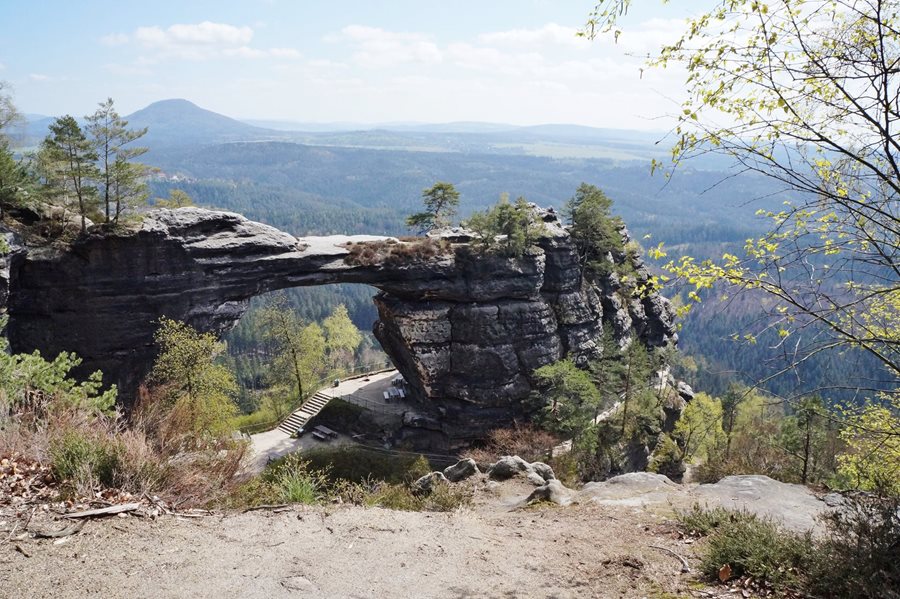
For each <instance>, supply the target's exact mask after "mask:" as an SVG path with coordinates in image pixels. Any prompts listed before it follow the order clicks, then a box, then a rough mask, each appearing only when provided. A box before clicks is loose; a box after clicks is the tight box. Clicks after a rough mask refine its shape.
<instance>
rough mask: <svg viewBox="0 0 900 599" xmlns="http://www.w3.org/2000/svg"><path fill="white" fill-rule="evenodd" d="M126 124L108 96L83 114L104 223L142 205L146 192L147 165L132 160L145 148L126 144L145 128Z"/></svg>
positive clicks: (138, 136)
mask: <svg viewBox="0 0 900 599" xmlns="http://www.w3.org/2000/svg"><path fill="white" fill-rule="evenodd" d="M127 127H128V121H126V120H124V119H123V118H122V117H120V116H119V113H118V112H116V109H115V107H114V106H113V101H112V98H107V100H106V102H102V103H101V104H100V106H99V108H97V111H96V112H95V113H94V114H93V115H91V116H89V117H87V127H86V129H87V133H88V134H89V135H90V136H91V140H92V145H93V146H94V147H95V148H96V151H97V155H98V156H97V157H98V162H99V165H100V166H99V172H98V173H97V175H98V177H97V181H98V183H99V195H100V198H101V200H102V203H103V208H104V213H105V221H106V222H107V223H118V222H119V217H120V216H121V215H122V213H123V212H125V211H126V210H134V209H135V208H137V207H138V206H143V205H144V204H145V203H146V202H147V197H148V195H149V192H148V190H147V183H146V181H145V179H146V175H147V167H146V166H144V165H143V164H138V163H135V162H133V160H134V159H135V158H137V157H139V156H142V155H143V154H146V153H147V148H141V147H126V146H129V145H130V144H131V143H133V142H135V141H137V140H138V139H140V138H141V137H143V136H144V135H146V134H147V129H146V128H144V129H138V130H129V129H128V128H127ZM51 130H52V128H51Z"/></svg>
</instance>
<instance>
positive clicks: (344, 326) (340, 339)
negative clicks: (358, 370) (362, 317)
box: [322, 304, 362, 372]
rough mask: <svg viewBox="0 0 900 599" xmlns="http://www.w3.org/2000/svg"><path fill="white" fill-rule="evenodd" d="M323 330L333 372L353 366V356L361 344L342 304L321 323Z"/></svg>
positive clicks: (358, 333) (356, 330) (359, 337)
mask: <svg viewBox="0 0 900 599" xmlns="http://www.w3.org/2000/svg"><path fill="white" fill-rule="evenodd" d="M322 328H323V329H324V330H325V340H326V341H325V347H326V349H327V351H328V357H329V361H330V362H331V367H332V369H333V370H334V371H336V372H337V371H341V370H347V366H349V365H352V364H353V355H354V353H355V352H356V350H357V349H358V348H359V346H360V344H361V343H362V335H361V334H360V332H359V329H357V328H356V326H355V325H354V324H353V321H352V320H350V314H349V313H348V312H347V307H346V306H345V305H344V304H339V305H337V306H335V308H334V309H333V310H332V311H331V314H329V315H328V317H327V318H326V319H325V320H324V321H323V322H322Z"/></svg>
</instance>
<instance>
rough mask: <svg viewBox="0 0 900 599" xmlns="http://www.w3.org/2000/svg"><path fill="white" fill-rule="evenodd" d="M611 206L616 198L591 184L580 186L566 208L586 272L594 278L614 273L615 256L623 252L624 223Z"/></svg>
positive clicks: (581, 262)
mask: <svg viewBox="0 0 900 599" xmlns="http://www.w3.org/2000/svg"><path fill="white" fill-rule="evenodd" d="M611 208H612V200H611V199H609V198H608V197H606V194H604V193H603V192H602V191H601V190H600V189H599V188H597V187H595V186H593V185H588V184H587V183H582V184H581V185H579V186H578V189H577V190H576V192H575V195H574V196H573V197H572V198H571V199H570V200H569V201H568V202H566V205H565V208H564V214H566V216H567V217H568V220H569V232H570V234H571V235H572V240H573V241H574V242H575V248H576V250H577V251H578V260H579V263H580V264H581V268H582V272H584V273H587V274H588V275H589V276H590V277H591V278H592V279H594V280H596V279H597V278H598V277H601V276H607V275H609V274H610V273H611V272H613V266H614V264H615V261H614V259H613V257H614V255H617V254H622V251H623V245H622V244H623V242H622V234H621V233H620V232H619V230H620V228H621V227H623V226H624V224H623V222H622V220H621V219H619V218H614V217H613V216H612V215H611V213H610V210H611Z"/></svg>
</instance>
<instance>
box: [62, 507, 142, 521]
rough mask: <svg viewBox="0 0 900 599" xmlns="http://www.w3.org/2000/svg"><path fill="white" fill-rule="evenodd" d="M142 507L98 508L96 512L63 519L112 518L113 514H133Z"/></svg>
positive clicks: (65, 515)
mask: <svg viewBox="0 0 900 599" xmlns="http://www.w3.org/2000/svg"><path fill="white" fill-rule="evenodd" d="M140 507H141V504H140V503H123V504H120V505H113V506H110V507H104V508H98V509H96V510H85V511H83V512H73V513H71V514H63V518H94V517H96V516H111V515H113V514H123V513H125V512H133V511H134V510H136V509H139V508H140Z"/></svg>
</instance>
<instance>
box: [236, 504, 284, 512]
mask: <svg viewBox="0 0 900 599" xmlns="http://www.w3.org/2000/svg"><path fill="white" fill-rule="evenodd" d="M285 507H290V505H289V504H287V503H276V504H266V505H254V506H253V507H248V508H244V511H243V512H242V513H244V514H246V513H247V512H255V511H258V510H280V509H281V508H285Z"/></svg>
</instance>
